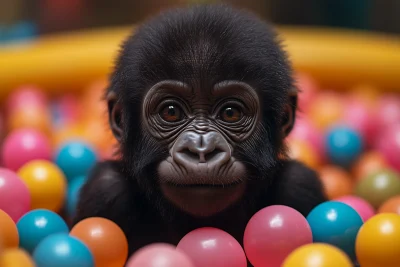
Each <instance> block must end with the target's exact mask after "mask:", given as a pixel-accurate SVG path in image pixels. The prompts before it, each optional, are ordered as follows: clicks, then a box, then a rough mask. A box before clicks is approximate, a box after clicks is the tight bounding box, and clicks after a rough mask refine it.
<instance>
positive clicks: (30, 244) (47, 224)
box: [17, 209, 69, 253]
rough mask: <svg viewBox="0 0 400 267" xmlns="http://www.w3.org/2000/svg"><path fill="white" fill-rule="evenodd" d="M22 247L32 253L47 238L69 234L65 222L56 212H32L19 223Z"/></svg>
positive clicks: (42, 210) (39, 210) (38, 210)
mask: <svg viewBox="0 0 400 267" xmlns="http://www.w3.org/2000/svg"><path fill="white" fill-rule="evenodd" d="M17 228H18V233H19V238H20V247H22V248H24V249H25V250H27V251H28V252H30V253H32V252H33V250H34V249H35V247H36V246H37V245H38V244H39V243H40V242H41V241H42V240H43V239H44V238H46V237H47V236H50V235H52V234H56V233H68V231H69V229H68V226H67V224H66V223H65V222H64V220H63V219H62V218H61V217H60V215H58V214H57V213H55V212H52V211H50V210H45V209H37V210H32V211H30V212H28V213H27V214H25V215H24V216H23V217H22V218H21V219H20V220H19V221H18V223H17Z"/></svg>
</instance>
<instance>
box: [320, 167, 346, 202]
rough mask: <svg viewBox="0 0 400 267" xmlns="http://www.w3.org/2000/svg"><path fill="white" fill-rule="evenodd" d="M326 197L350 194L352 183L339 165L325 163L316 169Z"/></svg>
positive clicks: (332, 197)
mask: <svg viewBox="0 0 400 267" xmlns="http://www.w3.org/2000/svg"><path fill="white" fill-rule="evenodd" d="M318 173H319V176H320V179H321V181H322V185H323V187H324V190H325V194H326V196H327V197H328V199H336V198H339V197H342V196H346V195H351V194H352V192H353V186H354V183H353V181H352V179H351V177H350V175H349V174H348V173H347V172H346V171H345V170H343V169H342V168H340V167H337V166H333V165H326V166H323V167H321V168H320V169H319V171H318Z"/></svg>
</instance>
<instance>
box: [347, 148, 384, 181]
mask: <svg viewBox="0 0 400 267" xmlns="http://www.w3.org/2000/svg"><path fill="white" fill-rule="evenodd" d="M387 167H389V165H388V164H387V162H386V160H385V158H384V157H383V155H382V154H381V153H379V152H378V151H369V152H367V153H363V154H362V155H361V156H360V158H358V160H357V161H356V162H355V163H354V164H353V167H352V174H353V177H354V179H355V180H356V181H360V180H361V179H363V178H365V177H367V176H368V175H369V174H371V173H373V172H375V171H378V170H380V169H384V168H387Z"/></svg>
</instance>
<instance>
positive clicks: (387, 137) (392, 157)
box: [377, 120, 400, 172]
mask: <svg viewBox="0 0 400 267" xmlns="http://www.w3.org/2000/svg"><path fill="white" fill-rule="evenodd" d="M377 150H378V151H379V152H381V153H382V155H383V156H384V158H385V160H386V161H387V163H388V164H389V165H390V167H392V168H394V169H395V170H397V171H398V172H400V156H399V155H400V120H399V121H398V122H397V124H396V125H393V126H391V127H387V128H386V130H384V131H383V132H382V134H381V135H380V137H379V138H378V141H377Z"/></svg>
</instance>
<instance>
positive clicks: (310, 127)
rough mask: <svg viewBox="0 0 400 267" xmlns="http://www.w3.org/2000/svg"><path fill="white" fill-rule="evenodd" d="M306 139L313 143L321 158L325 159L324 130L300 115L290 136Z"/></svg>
mask: <svg viewBox="0 0 400 267" xmlns="http://www.w3.org/2000/svg"><path fill="white" fill-rule="evenodd" d="M292 137H293V138H296V139H300V140H305V141H307V142H308V143H309V144H311V145H312V146H313V148H314V150H315V151H316V152H317V154H318V156H319V158H320V159H321V160H322V161H324V160H325V142H324V136H323V134H322V132H321V131H320V130H319V129H317V127H315V126H314V124H313V123H312V122H311V121H310V120H308V119H307V118H305V117H301V116H299V117H298V119H296V123H295V125H294V128H293V130H292V132H291V133H290V135H289V138H292Z"/></svg>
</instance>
